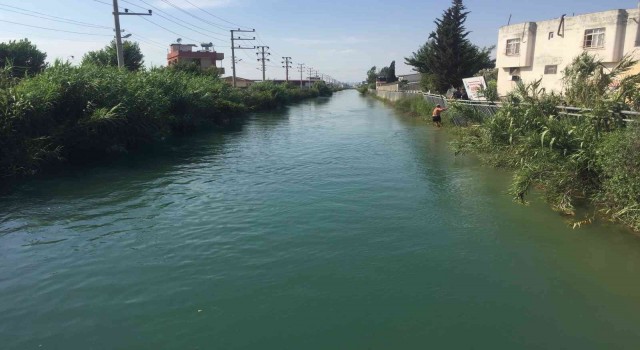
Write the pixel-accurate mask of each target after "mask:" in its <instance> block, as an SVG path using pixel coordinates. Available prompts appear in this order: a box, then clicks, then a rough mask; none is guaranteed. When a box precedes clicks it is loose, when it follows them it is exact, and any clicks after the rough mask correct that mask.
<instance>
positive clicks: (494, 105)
mask: <svg viewBox="0 0 640 350" xmlns="http://www.w3.org/2000/svg"><path fill="white" fill-rule="evenodd" d="M403 92H404V93H414V94H421V95H422V96H423V97H424V99H425V100H426V101H428V102H430V103H432V104H434V105H438V104H439V105H441V106H443V107H451V104H452V103H455V104H457V105H460V106H464V107H466V108H470V109H471V110H472V111H473V112H474V113H477V114H478V115H481V116H483V117H493V116H495V115H496V113H498V111H499V110H500V108H502V103H501V102H489V101H471V100H453V99H448V98H446V97H445V96H443V95H437V94H431V93H426V92H422V91H419V90H412V91H403ZM556 109H557V113H558V115H559V116H568V117H569V116H571V117H583V116H589V112H591V111H592V109H589V108H579V107H572V106H557V107H556ZM609 112H610V113H612V115H615V114H616V113H618V114H620V115H621V116H622V120H623V121H624V122H627V123H628V122H635V121H638V119H640V112H636V111H613V110H610V111H609Z"/></svg>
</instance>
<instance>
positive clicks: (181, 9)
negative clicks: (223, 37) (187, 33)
mask: <svg viewBox="0 0 640 350" xmlns="http://www.w3.org/2000/svg"><path fill="white" fill-rule="evenodd" d="M160 1H162V2H164V3H165V4H167V5H169V6H171V7H173V8H175V9H177V10H178V11H180V12H184V13H186V14H187V15H189V16H191V17H193V18H195V19H197V20H199V21H202V22H204V23H206V24H208V25H211V26H214V27H217V28H220V29H224V30H227V29H228V27H223V26H220V25H218V24H215V23H213V22H209V21H207V20H206V19H202V18H200V17H198V16H196V15H194V14H192V13H190V12H189V11H185V10H184V9H183V8H180V7H178V6H176V5H174V4H173V3H172V2H170V1H168V0H160Z"/></svg>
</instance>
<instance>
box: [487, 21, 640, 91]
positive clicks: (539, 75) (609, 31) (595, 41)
mask: <svg viewBox="0 0 640 350" xmlns="http://www.w3.org/2000/svg"><path fill="white" fill-rule="evenodd" d="M639 15H640V11H639V10H638V9H629V10H611V11H604V12H597V13H590V14H585V15H578V16H564V15H563V16H562V17H560V18H556V19H552V20H548V21H542V22H526V23H519V24H512V25H508V26H504V27H501V28H500V30H499V33H498V47H497V50H498V51H497V54H496V66H497V68H498V69H499V71H498V93H499V94H500V95H501V96H504V95H506V94H507V93H508V92H509V91H511V90H512V89H513V88H514V86H515V85H516V83H517V82H518V81H520V80H522V81H523V82H531V81H534V80H538V79H542V83H541V85H542V87H543V88H545V89H546V90H547V91H555V92H561V91H562V88H563V86H562V71H563V70H564V68H565V67H567V66H568V65H569V64H571V62H572V61H573V59H574V58H575V57H577V56H578V55H580V54H581V53H582V52H585V51H586V52H589V53H590V54H593V55H595V56H596V57H597V58H599V59H600V60H602V62H603V63H604V66H605V67H606V68H612V67H614V66H615V65H616V64H617V63H619V62H620V60H621V59H622V57H624V55H626V54H635V50H636V48H638V47H639V46H640V25H639V22H640V17H639ZM639 54H640V50H639Z"/></svg>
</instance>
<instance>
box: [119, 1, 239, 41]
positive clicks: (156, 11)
mask: <svg viewBox="0 0 640 350" xmlns="http://www.w3.org/2000/svg"><path fill="white" fill-rule="evenodd" d="M121 1H122V2H125V3H127V4H130V5H133V6H136V7H139V8H142V9H145V8H144V7H142V6H140V5H136V4H134V3H132V2H130V1H127V0H121ZM140 2H142V3H143V4H145V5H147V6H149V7H151V8H152V9H154V10H155V15H157V16H158V17H160V18H164V19H165V20H167V21H169V22H172V23H175V24H177V25H179V26H181V27H183V28H186V29H188V30H191V31H194V32H197V33H198V34H201V35H206V36H212V37H213V38H215V39H217V40H220V41H224V42H226V41H227V39H226V38H221V37H218V36H216V35H221V34H222V33H221V32H215V31H211V30H208V29H206V28H203V27H200V26H196V25H195V24H191V23H186V22H185V23H180V22H178V21H176V20H174V19H172V18H169V17H167V16H171V15H170V14H169V13H167V12H165V11H162V10H161V9H159V8H157V7H156V6H153V5H151V4H150V3H148V2H146V1H144V0H140ZM145 10H147V9H145ZM163 13H164V14H165V15H166V16H165V15H163ZM187 25H188V26H191V27H193V28H197V29H198V30H196V29H193V28H189V27H187ZM199 30H202V31H205V32H209V33H210V34H206V33H203V32H200V31H199ZM225 34H226V33H225Z"/></svg>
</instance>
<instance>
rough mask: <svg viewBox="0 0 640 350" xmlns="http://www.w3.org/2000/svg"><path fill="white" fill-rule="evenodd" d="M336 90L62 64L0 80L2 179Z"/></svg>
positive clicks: (164, 70) (164, 71)
mask: <svg viewBox="0 0 640 350" xmlns="http://www.w3.org/2000/svg"><path fill="white" fill-rule="evenodd" d="M331 94H332V91H331V89H330V88H329V87H328V86H326V85H325V84H324V83H317V84H316V85H314V86H313V88H311V89H306V90H302V89H299V88H296V87H292V86H287V85H277V84H273V83H270V82H265V83H259V84H255V85H253V86H251V87H250V88H248V89H243V90H242V89H234V88H232V87H230V86H229V85H228V84H225V83H224V82H223V81H221V80H220V79H219V78H218V77H217V76H215V75H206V74H199V73H194V72H186V71H181V70H176V69H167V68H158V69H151V70H149V71H137V72H130V71H127V70H121V69H118V68H114V67H98V66H93V65H83V66H81V67H75V66H71V65H69V64H66V63H61V62H56V63H55V64H53V65H52V66H51V67H49V68H47V69H46V70H44V71H43V72H42V73H40V74H37V75H35V76H32V77H27V78H24V79H22V80H16V79H15V78H13V77H11V76H10V75H9V74H7V70H5V72H4V74H3V75H2V76H1V77H0V179H7V178H12V177H19V176H27V175H33V174H37V173H39V172H41V171H42V170H43V169H44V168H47V167H49V166H53V165H57V164H61V163H64V162H83V161H85V160H87V159H95V158H99V157H103V156H105V155H107V154H110V153H120V152H127V151H130V150H132V149H135V148H136V147H139V146H140V145H143V144H148V143H151V142H154V141H157V140H161V139H163V138H165V137H167V136H170V135H173V134H177V133H185V132H189V131H192V130H195V129H197V128H199V127H201V126H205V125H214V124H223V123H228V122H229V121H231V120H232V119H234V118H238V117H240V116H241V115H242V114H243V113H245V112H248V111H256V110H262V109H268V108H275V107H278V106H282V105H285V104H287V103H291V102H295V101H300V100H302V99H305V98H310V97H317V96H330V95H331Z"/></svg>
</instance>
